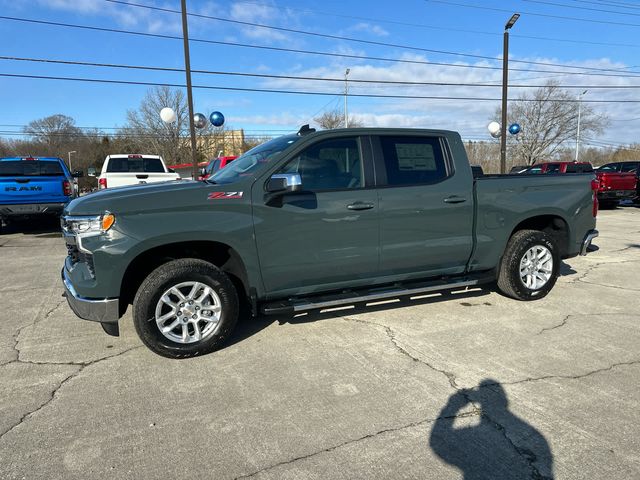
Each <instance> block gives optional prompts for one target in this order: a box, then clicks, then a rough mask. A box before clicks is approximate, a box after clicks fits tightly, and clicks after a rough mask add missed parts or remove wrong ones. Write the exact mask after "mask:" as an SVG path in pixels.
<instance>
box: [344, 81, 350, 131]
mask: <svg viewBox="0 0 640 480" xmlns="http://www.w3.org/2000/svg"><path fill="white" fill-rule="evenodd" d="M349 72H351V70H350V69H349V68H347V69H346V70H345V71H344V128H349V110H348V109H347V96H348V95H349V83H348V81H347V76H348V75H349Z"/></svg>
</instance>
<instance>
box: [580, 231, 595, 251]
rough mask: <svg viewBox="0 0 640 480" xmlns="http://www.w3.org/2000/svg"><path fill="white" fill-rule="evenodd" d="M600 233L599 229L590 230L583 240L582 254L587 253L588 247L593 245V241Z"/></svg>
mask: <svg viewBox="0 0 640 480" xmlns="http://www.w3.org/2000/svg"><path fill="white" fill-rule="evenodd" d="M598 235H599V233H598V230H589V231H588V232H587V234H586V235H585V237H584V240H583V241H582V248H581V249H580V255H586V254H587V249H588V248H589V247H590V246H591V242H592V241H593V239H594V238H596V237H597V236H598Z"/></svg>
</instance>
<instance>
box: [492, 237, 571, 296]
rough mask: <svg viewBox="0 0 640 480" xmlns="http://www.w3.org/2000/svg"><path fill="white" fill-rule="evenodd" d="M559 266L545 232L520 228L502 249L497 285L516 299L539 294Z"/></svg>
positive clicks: (548, 288) (553, 279)
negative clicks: (503, 250) (503, 249)
mask: <svg viewBox="0 0 640 480" xmlns="http://www.w3.org/2000/svg"><path fill="white" fill-rule="evenodd" d="M559 267H560V256H559V254H558V248H557V246H556V244H555V242H554V240H553V239H552V238H551V237H550V236H549V235H547V234H546V233H544V232H541V231H538V230H521V231H519V232H516V233H514V234H513V236H512V237H511V238H510V239H509V243H508V244H507V248H506V249H505V252H504V256H503V258H502V262H501V264H500V272H499V275H498V288H499V289H500V291H501V292H502V293H503V294H505V295H506V296H508V297H511V298H515V299H518V300H537V299H539V298H543V297H544V296H546V295H547V294H548V293H549V292H550V291H551V289H552V288H553V286H554V285H555V283H556V280H557V279H558V268H559Z"/></svg>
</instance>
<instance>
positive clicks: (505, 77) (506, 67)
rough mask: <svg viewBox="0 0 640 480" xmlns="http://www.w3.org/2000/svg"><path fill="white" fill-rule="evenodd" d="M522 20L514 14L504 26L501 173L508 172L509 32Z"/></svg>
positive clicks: (517, 14) (518, 15)
mask: <svg viewBox="0 0 640 480" xmlns="http://www.w3.org/2000/svg"><path fill="white" fill-rule="evenodd" d="M518 18H520V14H519V13H514V14H513V15H512V16H511V18H510V19H509V21H508V22H507V24H506V25H505V26H504V44H503V49H502V121H501V122H500V173H501V174H504V173H506V171H507V90H508V84H509V30H510V29H511V27H513V26H514V25H515V23H516V22H517V21H518Z"/></svg>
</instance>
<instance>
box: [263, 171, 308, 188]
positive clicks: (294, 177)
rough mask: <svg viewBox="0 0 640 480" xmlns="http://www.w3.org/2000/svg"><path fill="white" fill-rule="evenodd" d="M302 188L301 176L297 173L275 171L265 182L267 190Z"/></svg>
mask: <svg viewBox="0 0 640 480" xmlns="http://www.w3.org/2000/svg"><path fill="white" fill-rule="evenodd" d="M301 188H302V178H301V177H300V174H298V173H277V174H275V175H271V178H270V179H269V181H268V182H267V192H282V193H285V192H295V191H296V190H300V189H301Z"/></svg>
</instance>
